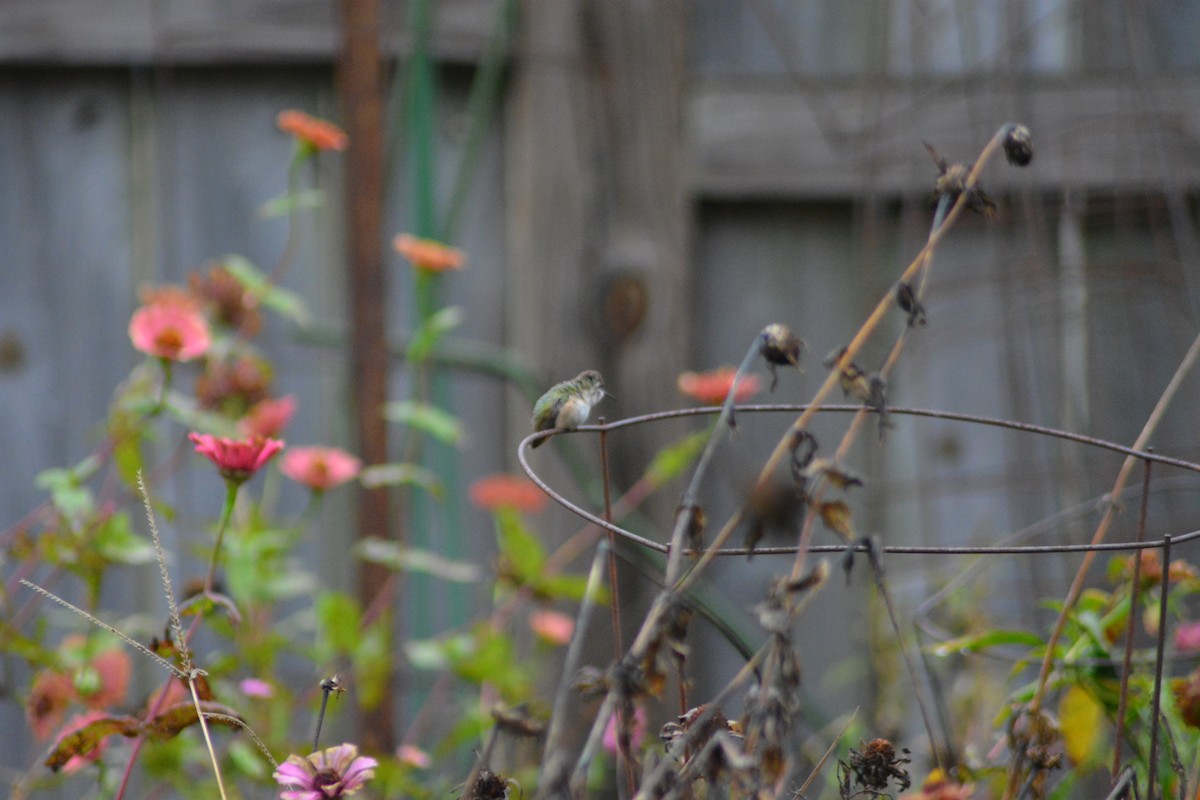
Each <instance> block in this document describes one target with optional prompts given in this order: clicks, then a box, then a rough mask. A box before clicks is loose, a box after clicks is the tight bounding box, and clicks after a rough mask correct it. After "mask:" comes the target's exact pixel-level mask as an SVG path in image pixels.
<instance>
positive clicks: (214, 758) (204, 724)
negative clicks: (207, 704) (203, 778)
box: [187, 673, 228, 800]
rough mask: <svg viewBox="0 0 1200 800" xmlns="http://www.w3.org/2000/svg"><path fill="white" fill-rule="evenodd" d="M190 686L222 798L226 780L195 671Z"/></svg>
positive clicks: (189, 678)
mask: <svg viewBox="0 0 1200 800" xmlns="http://www.w3.org/2000/svg"><path fill="white" fill-rule="evenodd" d="M187 683H188V688H189V689H191V691H192V705H194V706H195V707H196V719H197V720H198V721H199V722H200V730H201V731H203V732H204V744H205V745H207V746H208V757H209V758H211V759H212V767H213V774H214V775H216V776H217V789H218V790H219V791H220V792H221V800H228V798H226V797H225V782H224V781H223V780H221V765H220V764H218V763H217V751H216V750H214V749H213V743H212V737H211V736H209V734H208V723H207V722H205V721H204V710H203V709H202V708H200V695H198V694H196V681H195V678H194V673H193V674H192V675H188V682H187Z"/></svg>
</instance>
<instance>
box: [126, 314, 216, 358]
mask: <svg viewBox="0 0 1200 800" xmlns="http://www.w3.org/2000/svg"><path fill="white" fill-rule="evenodd" d="M129 338H130V340H131V341H132V342H133V346H134V347H136V348H137V349H138V350H141V351H142V352H143V353H146V354H148V355H152V356H157V357H158V358H164V359H167V360H169V361H191V360H192V359H193V358H197V357H198V356H202V355H204V353H205V352H207V351H208V348H209V345H211V344H212V336H211V335H210V334H209V332H208V323H207V322H205V321H204V316H203V315H202V314H200V313H199V312H198V311H196V310H195V309H193V308H190V307H188V306H187V305H185V304H183V303H154V304H152V305H147V306H142V307H141V308H139V309H138V310H137V311H135V312H133V316H132V317H131V318H130V320H129Z"/></svg>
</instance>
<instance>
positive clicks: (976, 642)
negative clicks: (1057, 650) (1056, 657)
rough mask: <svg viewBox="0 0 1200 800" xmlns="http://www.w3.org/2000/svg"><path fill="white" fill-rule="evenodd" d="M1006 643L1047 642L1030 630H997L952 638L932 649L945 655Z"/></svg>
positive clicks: (1027, 645) (1027, 643)
mask: <svg viewBox="0 0 1200 800" xmlns="http://www.w3.org/2000/svg"><path fill="white" fill-rule="evenodd" d="M1006 644H1016V645H1021V646H1023V647H1038V646H1040V645H1043V644H1045V642H1043V641H1042V639H1041V637H1039V636H1037V635H1036V634H1033V633H1029V632H1028V631H1007V630H995V631H984V632H983V633H979V634H971V635H969V636H960V637H959V638H957V639H950V640H949V641H946V642H941V643H940V644H936V645H934V646H933V647H932V648H931V651H932V652H933V654H934V655H935V656H938V657H945V656H949V655H953V654H955V653H977V652H980V651H982V650H986V649H988V648H989V647H997V646H999V645H1006Z"/></svg>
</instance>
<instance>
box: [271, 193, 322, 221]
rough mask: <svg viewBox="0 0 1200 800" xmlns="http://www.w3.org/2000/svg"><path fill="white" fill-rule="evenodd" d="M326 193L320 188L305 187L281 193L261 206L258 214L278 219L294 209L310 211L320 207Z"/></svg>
mask: <svg viewBox="0 0 1200 800" xmlns="http://www.w3.org/2000/svg"><path fill="white" fill-rule="evenodd" d="M324 194H325V193H324V192H322V191H321V190H320V189H303V190H301V191H298V192H289V193H287V194H281V195H279V197H272V198H271V199H270V200H268V201H267V202H265V203H263V204H262V205H261V206H259V207H258V216H259V217H260V218H261V219H278V218H279V217H286V216H287V215H288V214H291V213H292V212H293V211H308V210H311V209H314V208H320V207H321V206H322V205H324V203H325V196H324Z"/></svg>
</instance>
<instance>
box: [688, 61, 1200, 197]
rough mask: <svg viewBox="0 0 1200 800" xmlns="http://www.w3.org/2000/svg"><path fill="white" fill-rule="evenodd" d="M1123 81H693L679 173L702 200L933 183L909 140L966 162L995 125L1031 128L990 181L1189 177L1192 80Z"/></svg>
mask: <svg viewBox="0 0 1200 800" xmlns="http://www.w3.org/2000/svg"><path fill="white" fill-rule="evenodd" d="M1141 91H1142V90H1141V89H1140V88H1139V86H1138V85H1137V84H1136V83H1135V82H1134V81H1132V80H1131V79H1129V78H1126V77H1112V78H1080V79H1074V80H1070V81H1049V80H1044V81H1037V80H1034V79H1030V80H1028V81H1024V80H1021V81H1018V80H1011V79H1009V80H995V81H988V82H987V83H986V84H984V83H978V82H970V81H948V82H937V81H931V82H929V83H925V84H902V83H867V82H853V81H848V82H844V83H828V82H825V83H820V84H817V83H813V84H806V85H803V86H796V85H795V84H793V83H786V84H781V83H761V82H760V83H756V84H753V85H746V84H731V83H727V82H706V83H701V84H698V85H697V86H696V87H695V92H694V93H692V94H691V95H690V96H689V98H688V110H687V131H688V133H687V141H688V162H687V165H688V170H687V172H688V175H689V176H690V179H691V187H692V188H693V189H694V190H695V191H696V192H698V193H700V194H702V195H704V196H712V197H729V198H735V197H790V198H828V197H847V198H848V197H853V196H855V195H857V194H860V193H861V192H863V191H864V190H867V189H871V190H874V191H876V192H881V193H890V194H903V193H909V192H912V191H913V188H914V187H922V186H926V185H928V186H930V187H931V188H932V184H933V179H934V177H935V174H936V172H935V169H934V167H933V164H932V163H931V162H930V160H929V158H928V156H926V155H925V153H924V148H923V147H922V146H921V141H922V140H927V141H929V142H930V143H932V144H934V145H935V146H936V147H937V149H938V150H939V151H940V152H941V153H942V154H943V155H944V156H946V157H947V158H949V159H951V160H960V161H969V160H970V159H972V158H974V157H975V155H976V154H977V153H978V151H979V148H980V147H981V146H982V144H981V143H983V142H986V141H987V139H988V138H989V137H990V136H991V135H992V133H993V132H994V131H995V130H996V128H998V127H999V126H1000V125H1001V124H1002V123H1004V122H1008V121H1015V122H1022V123H1024V124H1026V125H1027V126H1029V128H1030V129H1031V130H1032V131H1033V138H1034V146H1035V156H1034V162H1033V164H1032V165H1031V167H1030V168H1029V169H1025V170H1016V169H1008V168H1006V167H1004V166H1003V164H1002V160H1001V164H1000V165H999V166H991V167H989V169H988V171H987V173H986V174H985V176H984V179H983V180H984V182H985V185H986V186H987V187H988V188H989V189H992V190H993V191H994V190H996V189H1002V188H1009V187H1019V186H1030V187H1037V188H1045V189H1052V190H1059V189H1062V188H1064V187H1066V188H1088V187H1104V188H1106V189H1118V190H1122V189H1125V190H1129V189H1135V190H1137V189H1145V188H1147V187H1150V186H1152V185H1157V184H1158V183H1160V182H1161V179H1162V178H1161V176H1160V175H1159V173H1158V171H1157V169H1155V161H1154V160H1153V157H1152V154H1153V153H1154V152H1155V150H1156V148H1157V146H1158V142H1159V141H1161V143H1162V146H1163V148H1164V149H1165V152H1164V158H1165V160H1166V162H1167V163H1170V164H1172V165H1173V166H1172V169H1173V175H1172V176H1170V178H1171V179H1172V180H1174V181H1177V182H1179V183H1180V184H1182V185H1185V186H1196V185H1200V159H1197V158H1196V153H1197V152H1198V151H1200V110H1198V109H1200V79H1196V78H1194V77H1177V78H1156V80H1155V87H1154V96H1153V97H1152V98H1150V100H1149V101H1143V100H1139V97H1140V95H1141Z"/></svg>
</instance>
